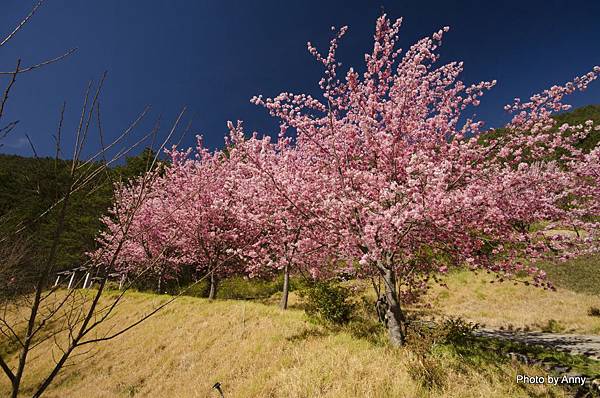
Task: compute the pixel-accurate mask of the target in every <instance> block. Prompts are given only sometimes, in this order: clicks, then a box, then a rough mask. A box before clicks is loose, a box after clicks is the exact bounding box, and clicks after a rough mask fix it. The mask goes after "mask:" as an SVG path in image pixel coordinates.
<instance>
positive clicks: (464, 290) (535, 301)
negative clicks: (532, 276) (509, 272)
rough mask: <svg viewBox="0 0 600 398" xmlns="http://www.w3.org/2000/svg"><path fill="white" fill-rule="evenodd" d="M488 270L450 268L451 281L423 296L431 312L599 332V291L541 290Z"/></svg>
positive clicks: (487, 321) (505, 323)
mask: <svg viewBox="0 0 600 398" xmlns="http://www.w3.org/2000/svg"><path fill="white" fill-rule="evenodd" d="M492 280H493V277H491V276H488V275H486V274H480V275H473V274H472V273H468V272H456V273H452V274H451V275H449V276H448V277H447V278H446V283H447V285H448V287H447V288H446V287H442V286H434V287H433V288H432V290H431V292H430V293H429V294H428V295H427V297H426V298H425V300H424V304H429V305H431V308H424V309H423V311H424V312H425V313H427V314H431V315H436V316H461V317H464V318H465V319H468V320H471V321H474V322H478V323H481V324H482V325H485V326H488V327H497V328H499V327H502V328H507V329H510V328H518V329H525V330H544V331H551V332H572V333H583V334H600V317H597V316H591V315H589V314H588V311H589V309H590V308H591V307H596V308H600V296H598V295H592V294H587V293H579V292H575V291H572V290H569V289H565V288H561V287H559V288H557V290H556V291H551V290H543V289H539V288H534V287H528V286H524V285H522V284H517V285H514V284H513V283H512V282H503V283H493V284H490V281H492Z"/></svg>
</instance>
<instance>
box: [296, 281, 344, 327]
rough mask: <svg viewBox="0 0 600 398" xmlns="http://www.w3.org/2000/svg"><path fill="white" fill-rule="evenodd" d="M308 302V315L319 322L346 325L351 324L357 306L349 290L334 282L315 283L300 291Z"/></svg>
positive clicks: (306, 310)
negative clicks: (352, 300)
mask: <svg viewBox="0 0 600 398" xmlns="http://www.w3.org/2000/svg"><path fill="white" fill-rule="evenodd" d="M300 296H301V297H303V298H304V299H305V301H306V304H305V307H304V310H305V312H306V314H307V315H308V316H309V317H311V318H313V319H315V320H318V321H324V322H328V323H332V324H334V325H344V324H347V323H348V322H350V320H351V318H352V313H353V311H354V308H355V304H354V303H352V302H351V300H350V298H351V292H350V290H349V289H347V288H345V287H343V286H340V285H339V284H336V283H333V282H315V283H314V285H313V286H311V287H309V288H307V289H304V290H302V291H300Z"/></svg>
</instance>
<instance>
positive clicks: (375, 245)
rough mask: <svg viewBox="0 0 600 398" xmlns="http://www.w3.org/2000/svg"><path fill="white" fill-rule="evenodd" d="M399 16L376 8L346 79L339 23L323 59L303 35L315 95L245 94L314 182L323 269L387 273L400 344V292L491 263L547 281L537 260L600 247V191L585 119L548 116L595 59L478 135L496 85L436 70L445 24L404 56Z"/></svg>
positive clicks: (453, 67) (314, 223) (508, 273)
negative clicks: (586, 150) (361, 62)
mask: <svg viewBox="0 0 600 398" xmlns="http://www.w3.org/2000/svg"><path fill="white" fill-rule="evenodd" d="M400 25H401V20H396V21H390V20H389V19H388V18H387V17H386V16H385V15H384V16H382V17H380V18H379V19H378V20H377V24H376V31H375V35H374V47H373V51H372V52H371V53H370V54H367V55H365V63H366V68H365V71H364V72H363V73H362V74H360V73H358V72H357V71H355V70H354V69H352V68H350V69H349V70H348V72H347V73H346V74H345V76H344V78H343V79H339V78H338V68H339V66H340V64H339V63H338V62H337V60H336V58H335V51H336V49H337V47H338V43H339V39H340V38H341V37H342V36H343V35H344V34H345V32H346V30H347V29H346V27H343V28H341V29H340V30H338V31H337V34H336V36H335V37H334V39H333V40H332V41H331V43H330V47H329V51H328V53H327V54H326V55H322V54H320V53H319V52H318V51H317V49H316V48H314V47H313V46H312V45H311V44H310V43H309V44H308V49H309V51H310V53H311V54H312V55H313V56H314V57H315V58H316V60H317V61H318V62H320V63H321V64H322V65H323V66H324V68H325V75H324V77H323V79H321V81H320V87H321V89H322V91H323V98H324V100H319V99H317V98H314V97H312V96H309V95H305V94H300V95H298V94H292V93H282V94H280V95H279V96H277V97H275V98H273V99H263V97H262V96H259V97H255V98H253V102H254V103H256V104H259V105H262V106H264V107H266V108H267V109H268V110H269V112H270V113H271V115H273V116H275V117H277V118H279V119H280V121H281V122H280V123H281V128H282V130H283V131H285V130H291V131H292V132H295V134H296V141H295V153H296V154H297V162H298V166H297V167H301V174H302V177H301V179H302V180H303V183H305V182H309V183H308V184H306V185H305V186H302V189H306V190H307V191H309V192H311V194H310V195H309V196H310V198H311V201H312V203H311V204H310V208H311V209H313V210H311V212H310V217H309V219H310V221H309V222H307V223H306V224H305V227H306V228H307V229H309V230H311V231H312V232H313V233H315V234H320V235H319V236H320V237H323V238H324V239H323V241H330V242H335V245H326V247H324V248H323V250H324V251H327V253H328V256H329V258H330V259H331V261H330V262H329V264H321V266H323V267H325V266H327V265H331V264H338V265H339V264H344V267H346V268H347V267H351V268H353V269H354V271H355V272H356V273H357V274H369V273H370V274H376V275H377V274H378V275H381V276H382V277H383V280H384V282H385V296H386V299H387V302H388V304H389V308H388V310H387V319H388V329H389V337H390V341H391V342H392V343H393V344H396V345H400V344H403V342H404V340H405V336H406V319H405V316H404V314H403V311H402V307H401V302H402V300H403V299H406V298H408V295H409V294H414V292H415V291H418V290H419V289H423V288H426V286H427V282H428V281H429V279H430V277H431V275H432V273H435V272H442V273H443V272H446V271H447V269H448V267H450V266H467V267H469V268H470V269H473V270H476V269H488V270H491V271H494V272H496V273H497V274H499V275H500V276H501V277H503V278H506V277H509V278H515V277H516V276H517V275H520V273H522V272H526V273H528V274H529V275H530V276H531V277H532V278H533V282H534V284H536V285H540V286H546V287H547V286H549V285H548V284H547V282H545V281H544V273H543V271H540V270H539V269H538V268H536V267H535V265H534V260H535V259H537V258H539V257H541V256H542V255H543V254H544V253H545V252H547V251H548V249H553V250H563V249H567V246H569V247H574V246H577V245H579V244H583V243H584V242H583V241H584V240H585V244H586V245H587V247H588V248H592V249H597V247H598V241H597V239H596V238H593V236H594V231H595V230H597V227H598V224H597V223H594V222H593V221H594V220H595V219H594V218H593V217H592V218H591V219H590V218H589V217H588V218H587V219H586V217H583V215H584V214H583V213H586V212H589V210H590V209H592V211H593V212H594V214H593V215H592V216H594V217H597V216H598V213H597V205H596V204H594V205H592V204H591V203H592V202H593V203H597V201H598V200H599V198H598V196H597V195H595V194H596V193H597V178H596V180H593V178H590V177H591V176H589V175H588V174H589V173H591V171H590V170H591V169H594V170H596V171H597V166H596V163H597V150H596V151H593V152H592V153H591V154H588V155H585V154H583V153H581V151H578V150H577V149H576V148H575V147H574V145H573V144H574V142H575V141H576V140H577V139H579V138H581V137H582V136H584V135H585V134H587V133H589V131H590V129H591V124H590V123H588V124H586V126H567V127H565V126H563V127H561V128H560V130H559V131H558V132H553V131H554V130H553V128H554V127H555V126H554V124H555V122H554V120H553V119H552V118H551V115H552V113H553V112H556V111H561V110H565V109H567V106H566V105H564V104H563V103H562V99H563V97H564V96H565V95H567V94H570V93H572V92H573V91H575V90H583V89H585V88H586V87H587V85H588V84H589V83H590V82H591V81H592V80H594V79H595V78H596V76H597V74H598V73H599V72H600V69H599V68H597V67H596V68H594V70H593V71H592V72H590V73H588V74H586V75H584V76H582V77H579V78H577V79H575V80H574V81H573V82H569V83H567V84H565V85H564V86H554V87H552V88H550V89H549V90H546V91H544V92H543V93H541V94H539V95H534V96H532V97H531V99H530V101H528V102H525V103H522V102H520V101H519V100H516V101H515V103H514V104H512V105H510V106H508V107H507V110H509V111H512V112H514V113H515V116H514V118H513V120H512V122H511V123H510V124H509V126H508V129H507V133H506V134H502V135H500V136H498V137H489V138H488V139H485V140H478V139H476V138H475V137H477V136H480V135H481V134H482V131H483V123H482V122H480V121H474V120H471V119H469V118H466V119H465V116H466V115H465V113H466V110H467V109H468V108H469V107H474V106H477V105H478V104H479V101H480V97H481V96H482V95H483V92H484V91H486V90H488V89H490V88H492V87H493V86H494V85H495V84H496V82H495V81H492V82H482V83H478V84H474V85H471V86H467V85H465V84H464V83H463V82H462V81H460V80H459V79H458V76H459V75H460V73H461V72H462V70H463V64H462V63H459V62H451V63H449V64H446V65H441V66H436V61H438V59H439V55H438V54H437V53H436V50H437V49H438V48H439V46H440V45H441V39H442V36H443V35H444V33H445V32H447V31H448V28H444V29H442V30H440V31H438V32H435V33H434V34H433V35H432V36H431V37H426V38H423V39H421V40H420V41H418V42H417V43H416V44H415V45H413V46H411V47H410V48H409V49H408V50H407V51H406V52H404V53H402V51H401V50H399V49H397V48H396V43H397V40H398V33H399V29H400ZM566 130H570V134H564V133H565V132H566ZM272 183H273V185H274V186H278V187H279V188H277V189H282V186H283V185H284V182H283V181H277V180H273V181H272ZM315 187H318V189H317V190H316V191H314V188H315ZM273 189H275V188H273ZM581 192H585V193H586V195H585V198H581V197H579V196H578V195H577V193H581ZM288 200H289V202H290V204H291V205H297V204H298V202H300V199H299V198H289V199H288ZM588 216H589V215H588ZM590 220H591V221H590ZM541 221H545V222H547V226H545V227H544V228H542V229H541V230H538V231H537V232H535V233H533V232H532V231H531V229H530V226H531V225H533V224H534V223H540V222H541ZM557 226H559V227H560V228H563V229H564V228H571V227H573V228H576V229H577V230H579V231H585V234H576V235H575V237H574V238H569V239H568V240H569V241H570V242H568V244H566V243H565V242H562V243H561V245H557V243H556V241H557V240H565V239H566V238H565V237H564V236H562V237H561V238H560V239H557V237H556V236H549V235H548V234H545V233H544V232H547V231H549V230H550V229H552V228H556V227H557ZM582 235H585V237H582ZM332 236H334V237H336V239H330V237H332ZM317 240H319V239H317ZM592 249H590V250H592ZM354 259H360V261H359V262H358V263H356V262H355V261H354Z"/></svg>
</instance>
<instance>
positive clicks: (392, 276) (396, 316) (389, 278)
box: [380, 265, 406, 346]
mask: <svg viewBox="0 0 600 398" xmlns="http://www.w3.org/2000/svg"><path fill="white" fill-rule="evenodd" d="M380 271H381V273H382V276H383V281H384V284H385V297H386V299H387V303H388V308H387V312H386V318H387V328H388V334H389V339H390V343H392V345H394V346H401V345H404V342H405V341H406V318H405V317H404V313H403V312H402V308H401V307H400V300H399V299H398V292H397V291H396V273H395V271H394V270H393V269H392V267H391V265H388V266H384V267H382V268H380Z"/></svg>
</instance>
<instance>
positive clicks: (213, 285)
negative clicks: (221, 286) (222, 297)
mask: <svg viewBox="0 0 600 398" xmlns="http://www.w3.org/2000/svg"><path fill="white" fill-rule="evenodd" d="M217 283H218V281H217V278H216V277H215V274H214V273H213V272H211V273H210V290H209V292H208V299H209V300H214V299H215V298H216V297H217Z"/></svg>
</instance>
